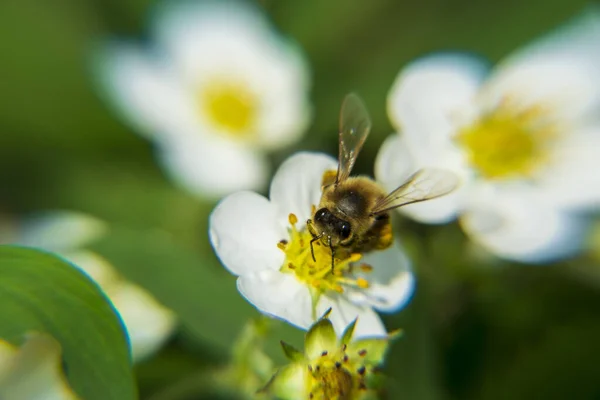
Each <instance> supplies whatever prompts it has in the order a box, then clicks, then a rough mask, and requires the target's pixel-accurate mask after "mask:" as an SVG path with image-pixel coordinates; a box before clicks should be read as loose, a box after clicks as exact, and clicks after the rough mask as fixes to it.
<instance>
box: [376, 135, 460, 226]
mask: <svg viewBox="0 0 600 400" xmlns="http://www.w3.org/2000/svg"><path fill="white" fill-rule="evenodd" d="M453 155H456V153H447V156H448V158H447V159H445V160H444V159H438V160H437V162H436V163H434V164H426V163H424V162H421V161H420V160H416V159H415V157H414V156H413V154H411V152H410V151H409V146H408V144H407V141H406V140H405V136H400V135H392V136H390V137H388V138H387V139H386V140H385V142H384V143H383V145H382V146H381V149H380V150H379V153H378V155H377V159H376V161H375V176H376V177H377V180H378V181H380V182H381V183H382V184H383V186H384V187H385V189H386V190H388V191H389V192H391V191H393V190H395V189H396V188H397V187H399V186H400V185H402V184H403V183H404V182H405V181H406V180H407V179H408V177H409V176H410V175H411V174H413V173H414V172H415V171H417V170H418V169H419V168H424V167H439V168H444V169H447V170H449V171H452V172H454V173H455V174H457V175H458V176H459V177H460V179H461V181H462V186H461V187H460V188H458V189H457V190H455V191H454V192H452V193H450V194H448V195H446V196H444V197H441V198H439V199H434V200H428V201H425V202H423V203H418V204H411V205H408V206H404V207H401V208H399V209H398V210H399V211H400V212H401V213H403V214H405V215H408V216H409V217H411V218H413V219H415V220H417V221H420V222H426V223H445V222H448V221H451V220H452V219H454V218H455V217H456V215H457V214H458V212H460V210H461V208H462V206H463V203H464V199H465V195H466V190H467V187H468V184H469V182H470V179H471V178H470V175H469V173H468V171H467V169H466V168H465V167H463V165H462V163H461V162H460V161H459V160H458V159H457V158H456V157H454V156H453Z"/></svg>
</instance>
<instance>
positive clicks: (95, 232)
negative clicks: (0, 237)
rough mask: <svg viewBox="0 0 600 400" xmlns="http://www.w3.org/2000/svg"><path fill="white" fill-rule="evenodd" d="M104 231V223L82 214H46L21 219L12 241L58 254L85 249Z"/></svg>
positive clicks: (68, 212)
mask: <svg viewBox="0 0 600 400" xmlns="http://www.w3.org/2000/svg"><path fill="white" fill-rule="evenodd" d="M107 230H108V227H107V225H106V224H105V223H104V222H102V221H100V220H99V219H96V218H94V217H92V216H90V215H87V214H84V213H79V212H75V211H49V212H43V213H37V214H33V215H30V216H29V217H27V218H25V219H23V220H22V221H21V223H20V225H19V226H18V230H17V234H16V236H15V237H14V240H15V242H16V243H18V244H20V245H23V246H30V247H39V248H41V249H45V250H48V251H57V252H60V251H67V250H71V249H76V248H78V247H81V246H85V245H87V244H89V243H90V242H93V241H94V240H97V239H99V238H100V237H102V236H103V235H104V234H105V233H106V232H107Z"/></svg>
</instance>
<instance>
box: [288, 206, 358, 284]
mask: <svg viewBox="0 0 600 400" xmlns="http://www.w3.org/2000/svg"><path fill="white" fill-rule="evenodd" d="M288 221H289V223H290V229H289V232H290V237H289V240H285V241H280V242H279V243H278V244H277V247H278V248H279V249H280V250H282V251H283V252H284V253H285V262H284V264H283V267H282V268H281V271H282V272H287V273H293V274H294V275H295V276H296V278H297V279H298V280H300V281H301V282H304V283H306V284H307V285H309V286H311V287H312V288H314V289H316V295H318V294H320V293H325V292H327V291H331V292H337V293H344V291H345V288H344V287H345V286H348V287H354V288H365V287H368V282H367V281H366V280H365V279H364V278H358V279H356V278H354V277H353V267H354V266H353V264H354V263H356V262H358V261H360V260H361V259H362V254H360V253H348V252H342V251H339V252H336V254H335V255H336V258H335V259H334V265H332V262H331V249H330V248H329V246H318V245H317V244H318V242H313V251H314V255H315V257H314V259H313V256H312V252H311V247H310V242H311V240H312V238H313V236H312V234H311V233H310V232H309V231H308V229H306V228H305V229H302V230H298V229H297V227H296V225H297V223H298V218H297V217H296V215H294V214H289V216H288ZM283 243H285V244H283ZM338 253H339V254H338Z"/></svg>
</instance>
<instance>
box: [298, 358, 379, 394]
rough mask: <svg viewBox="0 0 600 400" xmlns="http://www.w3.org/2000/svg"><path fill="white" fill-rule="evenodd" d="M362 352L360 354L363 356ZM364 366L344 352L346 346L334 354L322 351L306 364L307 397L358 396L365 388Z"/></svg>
mask: <svg viewBox="0 0 600 400" xmlns="http://www.w3.org/2000/svg"><path fill="white" fill-rule="evenodd" d="M362 351H364V354H366V350H362ZM364 354H363V355H362V356H363V357H364ZM367 373H371V372H370V370H369V371H367V368H366V366H364V365H362V364H359V363H358V362H356V361H351V358H350V357H348V355H347V354H346V346H342V348H341V349H339V350H338V351H336V352H335V353H334V354H329V353H327V352H326V351H324V352H323V353H322V354H321V357H319V358H317V359H315V360H312V361H311V362H310V363H309V364H308V379H307V380H306V386H307V392H308V394H309V395H308V397H309V399H313V400H325V399H327V400H350V399H355V398H358V397H360V394H361V392H363V393H364V391H366V390H367V386H366V379H365V378H366V375H367Z"/></svg>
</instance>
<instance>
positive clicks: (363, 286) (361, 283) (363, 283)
mask: <svg viewBox="0 0 600 400" xmlns="http://www.w3.org/2000/svg"><path fill="white" fill-rule="evenodd" d="M356 285H357V286H358V287H359V288H361V289H367V288H368V287H369V281H367V280H366V279H365V278H358V279H357V280H356Z"/></svg>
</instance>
